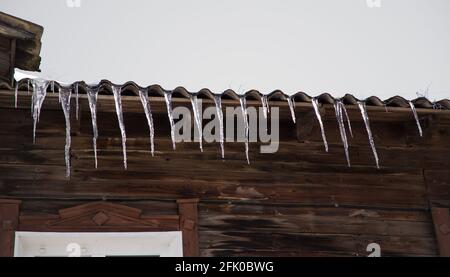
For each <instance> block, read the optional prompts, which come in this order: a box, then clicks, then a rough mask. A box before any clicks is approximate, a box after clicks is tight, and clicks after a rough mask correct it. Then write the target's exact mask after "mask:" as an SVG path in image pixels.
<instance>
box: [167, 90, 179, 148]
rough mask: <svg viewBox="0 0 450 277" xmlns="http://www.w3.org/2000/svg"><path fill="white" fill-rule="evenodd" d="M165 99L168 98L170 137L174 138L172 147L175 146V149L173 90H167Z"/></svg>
mask: <svg viewBox="0 0 450 277" xmlns="http://www.w3.org/2000/svg"><path fill="white" fill-rule="evenodd" d="M164 99H165V100H166V107H167V116H168V117H169V123H170V137H171V139H172V147H173V150H175V149H176V148H177V147H176V144H175V123H174V122H173V115H172V92H171V91H165V92H164Z"/></svg>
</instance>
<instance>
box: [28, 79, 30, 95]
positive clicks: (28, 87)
mask: <svg viewBox="0 0 450 277" xmlns="http://www.w3.org/2000/svg"><path fill="white" fill-rule="evenodd" d="M27 93H28V94H30V79H28V80H27Z"/></svg>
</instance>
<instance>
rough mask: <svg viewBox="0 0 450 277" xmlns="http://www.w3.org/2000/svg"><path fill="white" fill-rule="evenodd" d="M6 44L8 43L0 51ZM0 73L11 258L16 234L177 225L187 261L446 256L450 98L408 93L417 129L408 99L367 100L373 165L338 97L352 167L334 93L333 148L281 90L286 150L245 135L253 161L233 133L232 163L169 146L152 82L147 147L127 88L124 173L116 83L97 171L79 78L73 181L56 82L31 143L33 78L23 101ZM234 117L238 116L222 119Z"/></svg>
mask: <svg viewBox="0 0 450 277" xmlns="http://www.w3.org/2000/svg"><path fill="white" fill-rule="evenodd" d="M0 31H1V28H0ZM0 34H1V32H0ZM2 40H3V41H6V40H5V38H2ZM2 43H3V42H2ZM5 45H9V44H8V43H5ZM11 45H12V44H11ZM8 51H10V50H7V47H5V48H2V51H1V52H2V55H5V53H7V52H8ZM8 53H9V52H8ZM5 57H6V56H5ZM9 66H10V65H9ZM4 69H5V70H4V71H5V72H3V71H2V72H3V73H5V74H3V73H2V76H3V77H5V78H3V77H2V80H4V82H2V83H1V85H0V88H1V90H0V199H1V200H0V256H13V255H14V251H15V250H14V248H15V240H16V239H17V236H16V234H18V233H17V232H55V233H64V232H169V231H179V232H182V238H183V255H185V256H368V255H370V254H371V251H372V250H371V248H370V247H369V248H368V246H369V245H371V244H373V243H376V244H377V245H379V246H380V249H379V250H380V252H381V255H382V256H438V255H443V256H445V255H447V256H448V255H450V218H449V208H450V144H449V142H450V103H449V101H447V100H443V101H440V102H435V103H432V102H430V101H428V100H426V99H424V98H419V99H417V100H415V101H413V105H414V107H415V109H416V110H417V114H418V120H419V123H420V126H421V128H422V131H423V137H420V136H419V133H418V129H417V127H418V126H417V122H416V120H415V118H414V113H413V112H412V110H411V107H410V105H409V102H408V101H406V100H405V99H403V98H401V97H393V98H391V99H388V100H386V101H381V100H380V99H378V98H376V97H371V98H368V99H366V100H365V104H366V105H367V112H368V116H369V118H370V125H371V131H372V133H373V136H374V143H375V147H376V150H377V153H378V156H379V163H380V168H379V169H377V167H376V166H375V162H374V158H373V153H372V150H371V147H370V145H369V141H368V137H367V129H366V127H365V124H364V121H363V119H362V116H361V111H360V109H359V107H358V105H357V101H356V99H355V98H354V97H352V96H351V95H347V96H345V97H344V98H343V102H344V104H345V106H346V109H347V111H348V114H349V119H350V121H351V126H352V133H353V137H350V136H349V157H350V161H351V166H350V167H349V166H348V165H347V161H346V158H345V153H344V148H343V145H342V144H343V143H342V140H341V135H340V131H339V130H340V129H339V126H338V122H337V120H336V114H335V110H334V107H333V103H334V99H333V98H332V97H331V96H330V95H328V94H323V95H321V96H319V97H318V98H317V100H318V103H319V108H318V113H319V114H320V115H321V118H322V120H323V124H324V130H325V133H326V138H327V140H328V144H329V151H328V152H326V151H324V145H323V141H322V137H321V130H320V125H319V121H318V120H317V115H316V113H315V112H314V109H313V107H312V105H311V98H310V97H309V96H308V95H306V94H304V93H298V94H296V95H295V96H294V97H292V98H289V99H291V101H295V103H296V105H295V110H294V117H295V119H296V122H295V123H294V122H293V120H292V115H291V111H290V106H289V105H288V101H287V98H286V95H284V94H283V93H281V92H279V91H278V92H274V93H272V94H270V95H269V97H268V103H269V106H270V108H271V109H274V108H278V109H279V121H278V122H279V141H278V142H279V148H278V151H276V152H275V153H260V145H261V144H262V143H260V142H251V143H250V145H249V159H250V164H247V162H246V156H245V151H244V143H242V142H233V141H226V142H225V145H224V149H225V158H224V159H222V157H221V153H220V147H219V143H218V142H204V143H203V149H204V151H203V152H201V151H200V150H199V146H198V142H180V143H177V145H176V150H173V149H172V142H171V130H170V122H169V118H168V115H167V107H166V102H165V99H164V92H165V90H163V89H162V88H161V87H159V86H151V87H148V88H146V89H147V91H146V92H148V93H149V95H150V98H149V99H150V103H151V108H152V114H153V119H154V126H155V155H154V156H152V155H151V154H150V145H149V130H148V126H147V120H146V116H145V114H144V111H143V106H142V103H141V101H140V100H139V91H140V90H141V89H142V88H140V87H138V86H137V85H136V84H134V83H127V84H124V85H123V86H122V91H121V95H122V98H121V99H122V105H123V117H124V123H125V126H126V132H127V141H126V146H127V151H126V153H127V160H128V167H127V169H126V170H125V169H124V168H123V157H122V142H121V137H120V130H119V126H118V123H117V116H116V109H115V102H114V97H113V96H112V93H111V89H110V85H111V84H110V83H109V82H108V81H103V82H101V83H100V93H99V96H98V103H97V120H98V132H99V137H98V140H97V148H98V168H95V165H94V152H93V145H92V136H93V130H92V120H91V112H90V107H89V102H88V98H87V96H86V90H85V89H84V88H83V85H81V83H80V86H79V87H78V86H77V87H78V89H79V91H78V93H79V101H78V102H79V105H78V107H79V112H78V118H77V116H76V115H75V113H76V104H75V98H74V97H72V101H71V105H70V107H71V113H70V123H71V127H72V128H71V142H72V143H71V147H70V157H69V159H70V164H71V171H70V177H67V176H66V163H65V158H64V157H65V144H66V128H65V126H66V122H65V117H64V113H63V111H62V110H61V104H60V101H59V100H60V99H59V97H58V84H56V88H55V91H56V92H55V93H53V92H52V91H51V90H52V89H51V88H50V87H49V88H48V92H47V95H46V98H45V101H44V103H43V106H42V110H41V112H40V119H39V123H38V126H37V130H36V141H35V143H33V133H32V130H33V120H32V117H31V116H30V106H31V105H32V102H31V101H32V97H31V92H30V91H32V90H33V89H32V88H30V87H29V84H28V83H27V82H22V83H20V84H19V86H18V99H17V108H15V105H14V102H15V100H14V98H15V89H14V86H11V84H10V79H8V78H6V77H7V76H9V75H8V74H7V73H6V67H5V68H4ZM72 89H75V87H74V86H72ZM73 93H74V90H73ZM171 93H172V96H173V99H172V103H173V107H174V108H175V107H180V106H184V107H187V108H189V109H191V102H190V99H189V97H188V95H190V94H189V92H187V91H186V90H185V89H183V88H177V89H175V90H174V91H172V92H171ZM73 95H74V94H72V96H73ZM212 96H214V95H213V94H211V92H209V91H208V90H202V91H201V92H200V93H198V97H199V98H200V99H202V100H203V101H202V102H203V107H204V108H205V107H208V106H214V104H215V103H214V100H213V97H212ZM221 98H222V105H223V109H226V108H227V107H239V105H240V102H239V97H238V96H237V95H236V94H234V93H233V92H231V91H227V92H225V93H223V94H222V95H221ZM246 100H247V106H248V107H257V108H260V107H261V94H259V93H258V92H255V91H253V92H249V93H247V94H246ZM229 120H235V119H233V118H228V117H227V118H225V121H229ZM192 124H194V123H192ZM192 129H194V128H192Z"/></svg>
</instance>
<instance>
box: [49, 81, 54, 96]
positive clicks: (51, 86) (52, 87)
mask: <svg viewBox="0 0 450 277" xmlns="http://www.w3.org/2000/svg"><path fill="white" fill-rule="evenodd" d="M50 89H51V90H52V92H53V93H55V81H51V83H50Z"/></svg>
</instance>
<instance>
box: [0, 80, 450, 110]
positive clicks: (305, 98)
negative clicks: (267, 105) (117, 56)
mask: <svg viewBox="0 0 450 277" xmlns="http://www.w3.org/2000/svg"><path fill="white" fill-rule="evenodd" d="M27 83H28V79H22V80H20V81H19V89H21V90H26V89H27ZM59 85H60V84H59V83H58V82H56V81H55V87H56V88H57V87H58V86H59ZM111 85H117V84H114V83H112V82H111V81H109V80H101V81H100V82H99V83H98V84H86V83H85V82H83V81H80V82H75V83H73V84H72V86H78V88H79V93H80V94H84V93H86V89H87V88H88V87H97V88H99V94H103V95H108V94H110V95H112V91H111ZM120 86H121V87H122V94H123V95H130V96H132V95H135V96H139V90H147V91H148V93H149V96H164V93H165V92H172V94H173V97H174V98H176V97H181V98H189V97H190V96H191V95H197V96H198V97H199V98H207V99H214V96H215V95H221V97H222V98H223V99H235V100H238V99H239V98H240V97H242V96H245V97H246V98H247V99H249V100H251V99H254V100H261V98H262V97H263V96H264V95H265V96H267V99H268V100H270V101H286V100H287V99H288V98H289V97H291V98H292V99H294V100H295V102H305V103H310V102H311V99H313V98H317V99H318V101H319V102H320V103H322V104H333V103H334V101H335V99H336V98H334V97H333V96H332V95H331V94H329V93H322V94H320V95H318V96H314V97H313V96H310V95H308V94H307V93H306V92H302V91H300V92H297V93H294V94H291V95H288V94H286V93H284V92H283V91H281V90H275V91H273V92H271V93H268V94H263V93H261V92H259V91H257V90H249V91H247V92H245V93H244V94H238V93H236V92H235V91H233V90H231V89H228V90H225V91H224V92H221V93H214V92H212V91H211V90H209V89H206V88H205V89H201V90H200V91H198V92H190V91H188V90H187V89H185V88H184V87H181V86H180V87H177V88H175V89H173V90H167V89H164V88H163V87H161V86H160V85H157V84H155V85H150V86H147V87H142V86H139V85H138V84H136V83H135V82H133V81H129V82H126V83H124V84H122V85H120ZM0 89H7V90H12V89H13V88H12V87H11V86H10V85H9V84H7V83H0ZM340 99H342V100H343V102H344V104H347V105H356V104H357V103H358V101H363V102H365V103H366V105H367V106H380V107H384V106H388V107H403V108H409V107H410V106H409V100H407V99H405V98H403V97H401V96H393V97H390V98H388V99H385V100H381V99H380V98H379V97H377V96H371V97H368V98H366V99H358V98H356V97H355V96H353V95H351V94H346V95H345V96H344V97H342V98H340ZM411 102H412V103H413V104H414V106H415V107H417V108H423V109H443V110H450V100H449V99H442V100H439V101H430V100H429V99H427V98H425V97H418V98H416V99H413V100H411Z"/></svg>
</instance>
